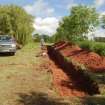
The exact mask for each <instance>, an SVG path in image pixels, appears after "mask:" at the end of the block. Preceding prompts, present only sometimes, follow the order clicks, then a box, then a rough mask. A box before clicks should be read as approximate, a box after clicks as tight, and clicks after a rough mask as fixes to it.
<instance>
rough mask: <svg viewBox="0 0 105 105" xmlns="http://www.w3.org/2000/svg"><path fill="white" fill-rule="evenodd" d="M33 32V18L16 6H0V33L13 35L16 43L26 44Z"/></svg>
mask: <svg viewBox="0 0 105 105" xmlns="http://www.w3.org/2000/svg"><path fill="white" fill-rule="evenodd" d="M32 32H33V17H32V16H31V15H29V14H27V12H26V11H25V10H24V9H23V8H21V7H18V6H14V5H9V6H8V5H5V6H0V33H1V34H10V35H13V36H14V37H15V38H16V40H17V42H18V43H20V44H23V45H24V44H26V43H27V42H28V41H29V40H30V38H31V36H32Z"/></svg>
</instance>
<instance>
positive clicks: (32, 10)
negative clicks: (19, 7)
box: [23, 0, 55, 17]
mask: <svg viewBox="0 0 105 105" xmlns="http://www.w3.org/2000/svg"><path fill="white" fill-rule="evenodd" d="M23 8H24V9H25V10H26V11H27V12H28V13H29V14H31V15H33V16H41V17H46V16H52V15H53V14H54V11H55V10H54V8H52V7H50V6H49V4H48V3H47V2H45V1H44V0H37V1H36V2H34V3H33V4H31V5H26V6H24V7H23Z"/></svg>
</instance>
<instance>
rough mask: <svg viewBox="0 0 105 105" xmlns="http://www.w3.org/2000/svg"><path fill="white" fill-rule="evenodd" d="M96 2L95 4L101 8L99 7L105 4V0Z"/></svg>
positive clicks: (96, 0)
mask: <svg viewBox="0 0 105 105" xmlns="http://www.w3.org/2000/svg"><path fill="white" fill-rule="evenodd" d="M94 4H95V6H96V7H98V8H99V7H101V6H102V5H104V4H105V0H95V1H94Z"/></svg>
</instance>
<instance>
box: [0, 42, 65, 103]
mask: <svg viewBox="0 0 105 105" xmlns="http://www.w3.org/2000/svg"><path fill="white" fill-rule="evenodd" d="M39 52H40V48H39V44H38V43H30V44H28V45H26V46H25V47H24V48H23V49H21V50H18V51H17V53H16V55H15V56H8V55H0V105H50V104H51V103H54V105H55V104H56V105H59V103H60V102H57V101H56V99H54V100H53V98H57V97H58V96H59V95H57V93H56V91H55V90H54V89H53V88H52V76H51V73H49V72H47V70H45V68H43V67H40V65H41V64H42V63H43V62H44V59H43V58H41V57H36V55H37V54H38V53H39ZM44 102H46V103H45V104H43V103H44ZM64 105H65V104H64Z"/></svg>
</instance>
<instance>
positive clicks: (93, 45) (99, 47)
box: [77, 41, 105, 56]
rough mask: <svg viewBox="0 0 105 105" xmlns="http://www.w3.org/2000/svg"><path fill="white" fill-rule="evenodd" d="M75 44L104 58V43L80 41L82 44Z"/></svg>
mask: <svg viewBox="0 0 105 105" xmlns="http://www.w3.org/2000/svg"><path fill="white" fill-rule="evenodd" d="M77 44H78V45H79V46H80V47H81V48H82V49H86V50H89V51H93V52H95V53H97V54H99V55H101V56H105V43H104V42H95V41H82V42H77Z"/></svg>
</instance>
